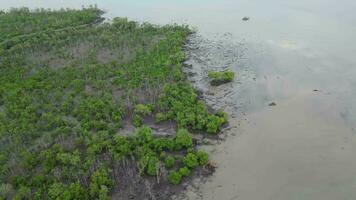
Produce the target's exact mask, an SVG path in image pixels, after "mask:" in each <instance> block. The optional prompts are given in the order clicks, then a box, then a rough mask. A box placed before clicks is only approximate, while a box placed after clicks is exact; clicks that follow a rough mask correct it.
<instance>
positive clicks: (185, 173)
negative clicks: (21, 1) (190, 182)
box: [179, 167, 190, 177]
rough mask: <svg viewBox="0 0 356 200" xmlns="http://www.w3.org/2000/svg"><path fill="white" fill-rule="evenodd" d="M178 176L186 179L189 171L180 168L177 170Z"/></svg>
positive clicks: (185, 168)
mask: <svg viewBox="0 0 356 200" xmlns="http://www.w3.org/2000/svg"><path fill="white" fill-rule="evenodd" d="M179 174H180V175H182V177H186V176H189V175H190V170H189V168H188V167H181V168H180V169H179Z"/></svg>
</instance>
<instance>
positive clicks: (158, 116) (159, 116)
mask: <svg viewBox="0 0 356 200" xmlns="http://www.w3.org/2000/svg"><path fill="white" fill-rule="evenodd" d="M166 119H167V117H166V116H165V115H164V114H163V113H157V114H156V116H155V121H156V123H159V122H162V121H164V120H166Z"/></svg>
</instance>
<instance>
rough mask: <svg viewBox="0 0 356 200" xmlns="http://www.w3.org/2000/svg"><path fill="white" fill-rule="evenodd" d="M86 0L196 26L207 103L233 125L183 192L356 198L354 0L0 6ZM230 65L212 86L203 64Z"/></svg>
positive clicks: (194, 57)
mask: <svg viewBox="0 0 356 200" xmlns="http://www.w3.org/2000/svg"><path fill="white" fill-rule="evenodd" d="M90 4H92V5H93V4H97V6H98V7H99V8H102V9H104V10H106V11H107V13H106V17H108V18H111V17H115V16H126V17H128V18H129V19H133V20H138V21H149V22H152V23H157V24H166V23H175V22H176V23H186V24H189V25H190V26H192V27H195V28H196V29H197V31H198V32H197V34H196V35H194V36H192V37H191V38H190V43H189V44H188V45H187V52H188V60H187V63H189V64H192V65H193V68H192V69H189V70H188V71H190V72H192V73H191V74H193V76H192V77H190V78H191V80H192V81H193V82H194V84H195V86H196V87H197V88H199V89H200V90H202V91H203V92H204V96H205V97H206V100H207V103H208V104H210V105H211V106H213V107H216V108H218V107H224V108H225V109H226V110H227V111H228V112H229V113H230V115H232V120H231V126H232V127H233V128H232V129H231V130H229V131H226V134H227V136H226V141H225V142H221V143H220V144H218V145H215V146H210V147H207V148H208V149H210V150H211V155H212V160H214V161H215V162H217V163H218V165H219V168H218V169H217V171H216V173H215V174H214V175H213V176H212V177H209V178H208V180H207V181H205V182H196V183H194V187H190V188H189V189H188V191H187V192H186V194H183V195H182V196H180V197H177V198H183V199H184V198H186V199H204V200H205V199H227V200H229V199H241V200H258V199H263V200H269V199H271V200H286V199H288V200H335V199H338V200H354V199H356V159H355V152H356V130H355V129H356V124H355V122H356V106H355V102H356V56H355V55H356V25H355V24H356V13H355V12H354V11H355V10H356V1H353V0H344V1H337V0H299V1H292V0H287V1H286V0H270V1H263V0H219V1H218V0H214V1H213V0H205V1H203V0H195V1H188V0H165V1H163V0H147V1H132V0H130V1H129V0H119V1H117V0H116V1H114V0H107V1H83V0H82V1H80V0H67V1H54V0H47V1H34V0H13V1H1V2H0V7H1V8H2V9H6V8H10V7H19V6H27V7H31V8H37V7H45V8H61V7H69V8H80V7H81V6H82V5H90ZM243 17H249V18H250V20H248V21H243V20H242V18H243ZM226 68H229V69H232V70H233V71H235V72H236V77H237V78H236V80H235V81H234V82H233V83H230V84H227V85H224V86H220V87H218V88H216V87H210V86H209V84H208V81H207V80H206V77H205V75H206V73H207V71H209V70H211V69H217V70H219V69H226ZM271 102H275V103H276V106H273V107H270V106H268V105H269V104H270V103H271Z"/></svg>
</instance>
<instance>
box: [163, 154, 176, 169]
mask: <svg viewBox="0 0 356 200" xmlns="http://www.w3.org/2000/svg"><path fill="white" fill-rule="evenodd" d="M175 162H176V159H175V158H174V157H173V156H168V157H167V158H166V159H165V160H164V166H165V167H166V168H167V169H170V168H172V167H173V166H174V163H175Z"/></svg>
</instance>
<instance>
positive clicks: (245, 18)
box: [242, 17, 250, 21]
mask: <svg viewBox="0 0 356 200" xmlns="http://www.w3.org/2000/svg"><path fill="white" fill-rule="evenodd" d="M248 20H250V18H249V17H244V18H242V21H248Z"/></svg>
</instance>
